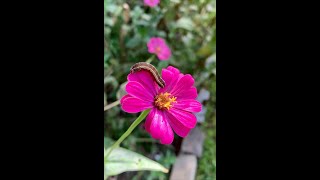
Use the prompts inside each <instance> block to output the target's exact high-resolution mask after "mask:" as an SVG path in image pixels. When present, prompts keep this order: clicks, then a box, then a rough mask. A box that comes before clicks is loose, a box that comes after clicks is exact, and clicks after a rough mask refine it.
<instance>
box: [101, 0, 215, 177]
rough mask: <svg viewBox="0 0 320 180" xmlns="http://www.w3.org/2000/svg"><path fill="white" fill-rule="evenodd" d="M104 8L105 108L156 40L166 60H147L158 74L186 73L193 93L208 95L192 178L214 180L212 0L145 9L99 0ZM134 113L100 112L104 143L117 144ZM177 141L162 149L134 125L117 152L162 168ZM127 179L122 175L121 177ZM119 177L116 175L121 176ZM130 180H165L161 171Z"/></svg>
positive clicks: (139, 2) (175, 0) (164, 1)
mask: <svg viewBox="0 0 320 180" xmlns="http://www.w3.org/2000/svg"><path fill="white" fill-rule="evenodd" d="M104 5H105V7H104V9H105V20H104V21H105V22H104V27H105V40H106V51H105V55H104V67H105V78H104V83H105V89H104V92H105V104H110V103H112V102H114V101H117V100H118V99H119V98H121V96H122V95H123V94H124V93H125V92H124V91H123V87H124V85H125V84H123V83H125V82H126V77H127V75H128V73H129V69H130V67H131V66H132V65H133V64H134V63H136V62H140V61H146V60H147V59H148V58H150V56H151V54H150V53H148V50H147V46H146V44H147V42H148V40H149V39H150V38H151V37H154V36H158V37H162V38H164V39H165V40H166V42H167V44H168V45H169V47H170V48H171V51H172V57H171V58H170V59H169V61H159V60H157V59H156V58H155V59H154V60H153V61H152V64H153V65H155V66H156V67H157V68H158V70H161V68H164V67H167V66H168V65H172V66H175V67H178V68H179V69H180V71H181V72H182V73H184V74H192V75H193V77H194V78H195V82H196V87H197V89H198V91H199V90H200V89H203V90H205V91H208V92H209V94H210V96H209V99H208V100H205V101H204V102H203V105H204V107H205V108H204V109H205V110H204V113H205V121H204V122H203V123H199V126H201V128H202V129H203V131H204V132H205V134H206V139H205V143H204V152H203V157H202V158H201V159H200V160H199V166H198V171H197V179H199V180H200V179H215V169H216V165H215V164H216V163H215V122H216V120H215V107H216V106H215V96H216V91H215V89H216V87H215V84H216V83H215V77H216V70H215V66H216V54H215V52H216V21H215V19H216V5H215V0H161V3H160V5H159V6H157V7H155V8H149V7H146V6H144V5H143V0H134V1H133V0H128V1H125V0H117V1H114V0H104ZM137 115H138V114H128V113H125V112H123V111H121V109H120V107H119V106H116V107H113V108H112V109H109V110H108V111H106V113H105V144H106V146H108V145H109V144H110V143H112V141H113V140H117V139H118V138H119V137H120V136H121V135H122V134H123V133H124V132H125V131H126V130H127V128H128V127H129V126H130V124H131V123H132V122H133V120H134V119H136V117H137ZM176 139H178V140H179V138H178V137H177V138H175V142H174V143H173V145H170V146H164V145H160V144H158V142H157V141H155V140H153V139H152V138H151V137H150V136H149V135H148V134H147V133H146V132H145V131H144V129H143V127H142V126H139V128H137V129H136V130H135V131H134V132H133V134H132V135H131V136H129V138H128V139H127V140H125V141H124V142H123V144H122V146H123V147H125V148H128V149H130V150H133V151H135V152H139V153H141V154H143V155H145V156H147V157H149V158H150V159H153V160H156V161H158V162H159V163H161V164H162V165H164V166H165V167H167V168H170V167H171V166H172V164H173V163H174V161H175V156H176V150H177V146H176V144H178V142H176V141H178V140H176ZM126 174H128V173H126ZM126 174H122V176H126ZM131 175H133V177H134V178H133V179H150V180H151V179H168V174H163V173H161V172H147V171H142V172H138V173H137V172H136V173H132V174H130V177H132V176H131Z"/></svg>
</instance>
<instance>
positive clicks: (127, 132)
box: [105, 109, 151, 159]
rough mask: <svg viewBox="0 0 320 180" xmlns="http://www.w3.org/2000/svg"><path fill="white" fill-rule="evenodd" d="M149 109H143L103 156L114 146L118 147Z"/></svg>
mask: <svg viewBox="0 0 320 180" xmlns="http://www.w3.org/2000/svg"><path fill="white" fill-rule="evenodd" d="M150 110H151V109H147V110H145V111H143V112H142V113H141V114H140V116H139V117H138V118H137V119H136V120H135V121H134V122H133V123H132V124H131V126H130V127H129V129H128V130H127V131H126V132H125V133H124V134H122V136H121V137H120V138H119V139H118V140H117V142H115V143H114V144H113V145H112V146H111V149H110V151H109V152H108V154H107V155H106V156H105V159H107V158H108V156H109V155H110V153H111V151H112V150H113V149H114V148H116V147H119V145H120V143H121V142H122V141H123V140H124V139H126V137H128V136H129V135H130V134H131V132H132V131H133V130H134V128H135V127H137V126H138V124H140V123H141V122H142V121H143V119H144V118H145V117H146V116H147V115H148V114H149V112H150Z"/></svg>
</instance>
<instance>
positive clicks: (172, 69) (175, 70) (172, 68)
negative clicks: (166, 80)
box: [167, 66, 180, 74]
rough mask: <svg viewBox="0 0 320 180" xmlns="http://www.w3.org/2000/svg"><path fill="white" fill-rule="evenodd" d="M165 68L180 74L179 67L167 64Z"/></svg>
mask: <svg viewBox="0 0 320 180" xmlns="http://www.w3.org/2000/svg"><path fill="white" fill-rule="evenodd" d="M167 70H169V71H171V72H172V73H174V74H180V71H179V69H177V68H175V67H173V66H168V67H167Z"/></svg>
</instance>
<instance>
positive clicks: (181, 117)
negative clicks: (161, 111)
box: [169, 107, 197, 129]
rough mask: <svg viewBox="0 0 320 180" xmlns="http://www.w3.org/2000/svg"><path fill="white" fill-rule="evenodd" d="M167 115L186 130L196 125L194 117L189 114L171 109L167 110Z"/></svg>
mask: <svg viewBox="0 0 320 180" xmlns="http://www.w3.org/2000/svg"><path fill="white" fill-rule="evenodd" d="M169 113H170V114H171V115H172V116H174V117H175V118H176V119H177V120H178V121H179V122H181V123H182V124H183V125H184V126H186V127H187V128H190V129H192V128H194V127H195V126H196V124H197V118H196V116H195V115H194V114H192V113H190V112H187V111H183V110H180V109H176V108H174V107H173V108H171V109H170V110H169Z"/></svg>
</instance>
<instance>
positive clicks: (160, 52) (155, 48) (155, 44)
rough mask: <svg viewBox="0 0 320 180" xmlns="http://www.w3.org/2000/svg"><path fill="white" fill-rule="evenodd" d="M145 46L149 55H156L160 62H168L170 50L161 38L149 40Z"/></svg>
mask: <svg viewBox="0 0 320 180" xmlns="http://www.w3.org/2000/svg"><path fill="white" fill-rule="evenodd" d="M147 46H148V51H149V53H153V54H156V55H157V56H158V58H159V59H160V60H168V59H169V58H170V56H171V51H170V48H169V47H168V46H167V44H166V43H165V41H164V39H162V38H157V37H153V38H151V39H150V40H149V42H148V44H147Z"/></svg>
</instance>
